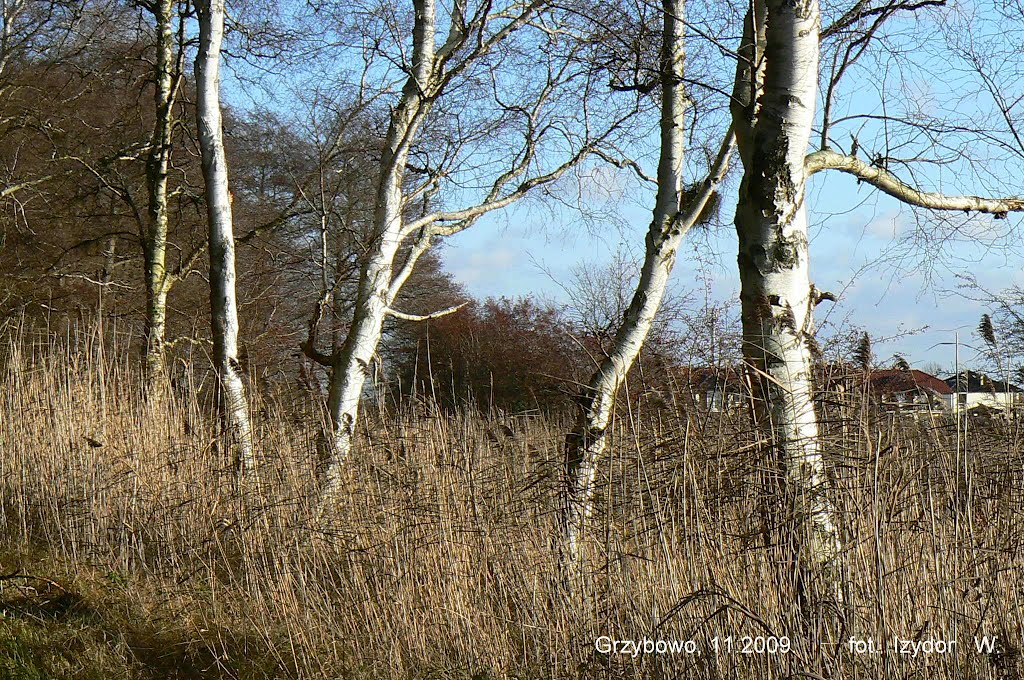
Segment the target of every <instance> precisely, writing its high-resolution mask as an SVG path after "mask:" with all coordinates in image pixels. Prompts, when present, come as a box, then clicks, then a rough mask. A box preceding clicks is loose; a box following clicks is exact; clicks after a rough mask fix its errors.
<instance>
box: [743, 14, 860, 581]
mask: <svg viewBox="0 0 1024 680" xmlns="http://www.w3.org/2000/svg"><path fill="white" fill-rule="evenodd" d="M765 7H766V15H767V21H766V23H765V32H764V38H765V40H764V44H763V47H764V64H765V69H764V80H763V85H762V87H761V88H760V89H761V92H760V97H759V98H751V99H749V100H748V101H747V102H746V106H745V107H737V108H734V113H737V112H739V113H740V114H741V115H740V116H739V117H738V120H737V124H738V125H739V124H741V123H744V122H746V123H749V122H750V121H754V123H753V127H752V128H751V127H749V126H748V128H747V130H748V134H743V135H738V136H739V139H740V142H741V145H740V150H741V155H742V157H743V160H744V176H743V181H742V184H741V186H740V198H739V205H738V207H737V211H736V230H737V234H738V236H739V257H738V263H739V270H740V280H741V302H742V319H743V355H744V358H745V360H746V362H747V364H748V366H749V368H750V376H751V382H752V384H753V386H754V389H755V402H756V404H757V417H758V419H759V421H760V425H761V427H762V428H763V430H764V431H765V433H766V435H767V437H768V439H769V441H770V452H771V453H770V455H771V456H772V462H773V466H772V467H773V469H774V471H775V475H774V479H775V482H776V488H775V491H776V493H778V494H779V495H780V496H781V498H780V500H782V504H781V507H780V506H779V505H778V504H776V506H777V511H778V513H779V514H778V515H777V516H776V517H775V518H774V519H775V522H776V523H778V524H783V523H785V524H786V525H788V528H787V529H786V531H785V534H784V537H783V538H784V540H785V541H786V542H787V543H789V544H790V545H791V547H792V549H793V550H794V566H795V569H796V573H798V574H799V576H798V577H797V578H798V579H799V582H798V584H797V585H798V587H802V585H801V584H802V578H803V576H802V575H803V574H804V573H805V571H806V569H807V568H808V567H815V568H822V567H825V566H826V565H829V564H831V563H833V561H834V560H835V558H836V557H837V555H838V553H839V550H840V539H839V531H838V527H837V520H836V513H835V508H834V506H833V504H832V502H831V500H830V498H829V488H828V483H827V475H826V467H825V461H824V459H823V456H822V451H821V442H820V439H819V430H818V419H817V414H816V413H815V409H814V402H813V385H812V383H813V374H812V368H813V357H812V352H811V345H812V342H813V334H814V328H813V319H812V313H813V309H814V306H815V303H816V299H815V294H814V290H813V286H812V285H811V281H810V277H809V256H808V230H807V210H806V206H805V203H804V190H805V183H806V182H805V180H806V176H805V172H804V157H805V155H806V153H807V147H808V143H809V138H810V134H811V125H812V122H813V118H814V105H815V97H816V94H817V84H818V21H819V14H818V4H817V2H816V0H800V1H799V2H797V3H795V4H794V3H789V2H785V1H783V0H768V2H767V3H766V5H765ZM752 35H756V33H753V32H752V31H751V30H750V27H749V24H748V31H747V36H746V40H748V41H749V40H750V37H751V36H752ZM751 44H752V43H749V42H748V46H749V45H751ZM737 85H738V87H745V86H743V85H741V83H739V82H738V84H737ZM756 89H757V88H756V87H755V91H756ZM755 101H756V102H758V103H759V107H758V108H756V109H753V108H752V107H753V106H755Z"/></svg>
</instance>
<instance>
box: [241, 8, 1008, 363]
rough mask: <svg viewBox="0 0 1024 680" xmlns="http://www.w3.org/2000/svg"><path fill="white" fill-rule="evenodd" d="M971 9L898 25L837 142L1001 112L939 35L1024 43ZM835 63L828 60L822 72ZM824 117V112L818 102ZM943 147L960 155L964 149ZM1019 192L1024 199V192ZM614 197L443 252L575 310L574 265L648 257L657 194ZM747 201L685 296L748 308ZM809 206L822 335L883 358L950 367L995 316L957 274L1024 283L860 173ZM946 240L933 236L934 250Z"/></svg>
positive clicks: (474, 277) (685, 272)
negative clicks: (865, 336) (739, 221)
mask: <svg viewBox="0 0 1024 680" xmlns="http://www.w3.org/2000/svg"><path fill="white" fill-rule="evenodd" d="M972 2H973V0H962V1H961V2H958V3H956V4H955V6H954V5H948V6H947V8H946V9H944V10H941V11H942V12H945V13H944V14H938V13H928V14H918V15H915V16H914V17H912V18H908V19H906V20H905V21H900V22H891V23H890V24H887V27H889V28H890V29H891V33H890V34H889V35H888V37H887V40H888V41H889V43H890V44H891V45H893V46H895V47H901V48H903V50H904V56H905V57H906V55H913V57H912V59H910V61H902V62H899V63H897V64H896V65H893V63H894V62H893V63H890V62H887V61H885V59H884V55H883V56H882V57H879V58H877V59H876V58H875V56H870V57H869V58H867V59H866V60H865V61H864V62H863V63H861V64H859V65H858V66H857V67H855V68H854V69H851V71H850V72H849V74H848V76H847V78H846V82H847V86H848V87H847V89H848V90H849V91H848V92H847V93H846V94H845V95H844V96H841V97H839V98H838V99H837V100H836V102H835V105H834V107H833V111H832V114H833V121H839V122H838V124H836V125H834V126H833V129H832V130H833V131H832V139H833V140H839V141H838V143H839V144H845V143H848V140H849V139H850V135H853V134H856V135H858V137H859V139H860V140H861V148H862V149H863V150H864V151H862V157H863V154H864V153H868V152H870V151H871V150H875V151H878V150H880V149H883V148H885V149H886V150H887V149H888V142H882V141H879V140H882V139H883V137H885V136H886V135H889V134H890V133H891V134H893V136H892V137H891V139H892V140H893V141H894V142H895V143H896V145H897V151H896V152H895V153H896V154H897V155H899V153H900V151H903V152H904V153H903V155H905V156H911V157H912V156H913V155H914V153H915V152H917V151H919V150H920V147H915V146H913V144H916V143H917V141H915V140H916V139H917V138H916V137H915V135H918V136H919V132H914V131H913V130H912V131H911V132H909V133H907V134H904V132H905V131H899V130H897V131H895V132H894V133H893V132H892V131H890V130H889V129H888V128H886V129H885V131H884V134H883V132H882V129H881V127H880V125H878V124H874V123H872V122H870V121H869V120H867V119H864V118H861V117H859V116H861V114H867V115H869V116H878V115H879V114H885V115H895V116H899V115H905V116H907V117H908V118H912V119H916V120H920V119H921V116H924V119H925V120H927V119H928V117H930V116H934V117H935V118H936V119H940V120H945V119H946V118H947V117H949V118H950V119H951V120H953V119H955V120H960V121H969V122H971V123H973V122H974V121H975V120H981V119H982V118H983V117H984V116H985V115H989V114H986V113H985V111H983V109H984V108H985V107H987V106H989V104H988V103H986V98H985V96H984V93H983V92H982V93H981V96H978V90H977V89H976V83H975V84H973V85H972V82H973V81H972V78H975V77H976V76H975V74H972V73H971V72H970V70H969V69H964V67H963V64H959V63H956V62H955V61H954V60H952V59H949V58H948V55H949V52H948V50H949V47H948V46H947V45H946V43H945V42H944V41H943V40H942V39H941V35H943V31H944V29H946V28H948V27H949V26H953V27H954V29H955V27H956V26H957V25H958V24H957V22H961V23H960V24H959V25H960V26H961V28H960V29H959V30H954V31H953V33H952V34H953V35H961V36H967V37H966V40H967V42H971V41H974V43H972V44H975V43H976V44H977V46H979V47H980V48H981V51H982V53H984V54H989V53H991V55H992V56H993V58H999V59H1001V58H1003V57H1006V58H1007V59H1010V58H1011V57H1013V56H1014V55H1016V54H1018V53H1019V51H1015V48H1014V47H1013V46H1012V45H1011V43H1012V42H1013V39H1011V37H1009V33H1007V31H1008V30H1009V29H1008V28H1007V27H1006V26H1004V23H1005V22H1000V21H999V19H998V17H994V16H989V15H988V14H986V13H985V12H984V11H982V10H979V9H977V8H975V7H974V5H973V4H972ZM978 12H981V14H980V15H979V14H978ZM944 22H950V23H948V24H947V23H944ZM964 26H966V27H967V28H963V27H964ZM946 34H947V35H949V34H950V33H949V32H948V31H947V32H946ZM986 50H988V51H986ZM712 51H713V50H712ZM918 55H920V56H918ZM1007 55H1009V56H1007ZM712 58H714V57H712ZM342 61H344V60H342ZM1001 63H1003V62H1001ZM1005 63H1009V62H1005ZM1013 63H1016V62H1013ZM827 65H828V55H827V54H825V55H824V56H823V60H822V68H825V67H826V66H827ZM727 66H728V67H727V68H725V69H724V71H723V73H725V74H726V76H728V75H729V73H731V69H732V67H731V65H727ZM1007 78H1008V80H1007V81H1006V82H1005V83H1003V86H1004V87H1005V88H1007V92H1008V95H1007V96H1008V97H1009V98H1010V99H1014V98H1015V96H1016V94H1018V91H1019V90H1020V85H1019V84H1018V83H1020V82H1024V79H1022V78H1017V77H1016V75H1015V74H1014V73H1013V72H1012V70H1011V71H1010V72H1008V76H1007ZM726 81H728V78H726ZM727 86H728V85H727V84H726V87H727ZM972 87H974V88H975V90H973V91H972V90H971V88H972ZM226 88H227V93H228V98H229V100H230V99H233V98H232V97H231V95H235V98H237V101H238V104H240V105H241V106H242V107H243V108H244V107H245V105H246V104H247V103H248V102H249V101H252V99H251V98H253V97H255V98H256V99H259V96H258V95H259V94H260V93H258V92H256V91H254V90H253V89H252V88H251V87H249V86H247V85H245V84H240V83H232V82H231V75H229V76H228V83H227V85H226ZM243 93H245V94H244V95H243ZM278 94H280V93H278ZM270 99H271V100H273V99H274V97H273V96H271V97H270ZM285 99H287V98H285ZM818 108H819V117H820V109H821V106H820V102H819V107H818ZM843 117H847V120H846V121H845V122H844V121H842V120H840V119H841V118H843ZM978 124H979V125H981V123H980V122H979V123H978ZM997 124H998V121H997ZM901 135H903V136H901ZM908 140H909V141H908ZM954 141H956V140H954ZM872 142H874V144H875V146H874V147H872ZM815 143H817V142H816V141H813V142H812V144H815ZM900 144H903V147H900V146H899V145H900ZM938 148H939V151H940V152H943V151H946V152H948V151H949V149H950V148H956V147H955V146H954V147H943V146H941V145H940V146H939V147H938ZM964 148H965V149H968V150H969V151H971V152H972V153H975V154H976V158H982V159H986V158H991V157H990V156H986V150H985V149H974V148H969V147H964ZM648 151H649V150H648ZM926 151H927V149H926ZM925 155H926V156H927V153H926V154H925ZM947 160H948V159H947ZM1002 161H1005V158H1004V159H1002ZM1019 161H1020V159H1012V160H1011V161H1009V162H1001V161H1000V159H998V158H997V159H995V160H994V161H993V162H991V163H988V164H986V163H985V162H981V163H977V162H975V163H974V164H973V165H972V164H970V163H969V162H968V161H965V160H964V159H963V158H962V157H959V156H956V155H955V154H954V156H953V160H952V161H951V162H949V164H947V165H937V166H932V165H929V164H927V163H925V164H920V165H919V168H920V169H915V172H917V173H919V174H918V176H917V179H918V180H920V181H922V182H923V183H924V184H926V185H930V186H925V187H923V188H927V189H934V188H936V187H938V188H946V187H953V186H955V187H956V188H955V189H952V188H948V189H947V190H948V191H950V192H951V193H958V192H964V191H968V192H971V193H978V194H982V195H984V194H986V193H989V192H990V191H999V189H991V188H990V187H998V186H1002V187H1003V188H1002V190H1003V191H1005V187H1006V186H1007V185H1009V186H1010V187H1011V190H1013V189H1016V187H1017V186H1021V185H1019V184H1018V185H1014V184H1013V183H1010V182H1007V181H1005V180H1006V178H1007V177H1012V176H1013V175H1014V174H1020V173H1021V172H1022V170H1021V167H1020V165H1019V164H1018V163H1019ZM613 184H614V182H613ZM1016 193H1024V187H1022V188H1020V189H1019V190H1017V191H1016ZM612 194H613V196H612V201H611V203H612V204H613V205H612V207H613V208H614V210H613V211H612V212H613V213H614V215H612V216H610V217H612V218H613V219H610V220H609V221H608V222H606V223H601V222H597V223H592V224H590V225H589V226H584V225H582V224H581V223H580V221H579V220H578V218H576V217H574V216H573V215H570V214H568V213H567V212H566V211H565V210H563V209H560V208H552V207H550V206H549V207H537V206H536V205H534V206H533V207H531V208H526V207H517V208H512V209H510V210H506V211H504V212H502V213H500V214H494V215H489V216H487V217H485V218H484V219H482V220H481V221H480V222H479V223H478V224H477V225H476V226H474V227H473V228H472V229H470V230H468V231H466V232H464V233H462V234H459V235H457V236H455V237H453V238H451V239H449V240H448V241H447V242H446V244H445V245H444V246H443V248H442V256H443V259H444V261H445V263H446V266H447V268H448V269H449V270H450V271H451V272H452V273H453V274H454V275H455V277H456V278H457V279H458V280H459V281H461V282H462V283H463V284H464V285H465V286H466V287H467V289H468V290H469V292H470V293H472V294H473V295H475V296H478V297H488V296H499V295H506V296H523V295H537V296H541V297H544V298H546V299H549V300H552V301H555V302H564V301H565V299H566V295H565V292H564V290H563V287H564V286H567V285H570V280H571V269H572V268H573V267H576V266H581V265H582V266H601V265H603V264H605V263H607V262H609V261H610V260H611V258H612V256H613V254H614V253H615V252H616V251H617V250H620V249H622V248H625V249H627V250H630V251H632V252H633V253H635V254H636V256H638V257H639V256H640V255H641V254H642V253H641V251H642V247H643V237H644V232H645V231H646V229H647V226H648V222H649V219H650V212H649V211H650V206H651V205H652V204H653V197H652V196H651V194H650V193H649V192H647V193H645V192H643V191H639V190H636V191H627V192H626V193H622V194H618V195H615V192H614V191H612ZM735 196H736V189H735V182H733V184H732V186H731V188H727V189H726V191H725V197H724V204H723V210H724V211H725V213H724V215H723V218H724V223H725V225H726V226H725V227H723V228H722V229H721V230H719V231H717V232H714V233H710V234H708V233H706V232H705V233H701V234H699V235H698V237H697V238H690V239H689V241H688V242H687V243H684V244H683V246H682V248H681V252H680V256H679V258H678V260H677V264H676V270H675V273H674V280H675V282H676V285H677V287H678V289H680V290H682V291H685V290H687V289H693V288H695V287H702V286H703V284H702V283H701V281H702V280H704V281H709V282H710V287H711V291H712V295H713V297H714V298H715V299H717V300H719V301H732V302H734V303H736V304H738V300H737V296H738V292H739V281H738V275H737V273H736V267H735V234H734V232H733V230H732V227H731V222H732V216H731V213H732V206H733V205H734V203H735ZM807 198H808V206H809V208H810V211H811V269H812V279H813V280H814V282H815V283H816V285H817V287H818V288H819V289H823V290H829V291H832V292H834V293H836V294H837V295H839V300H838V302H837V304H835V305H830V304H828V303H825V304H823V305H821V306H820V307H819V308H818V322H819V326H820V327H821V332H822V334H823V335H825V336H828V335H829V334H830V333H834V332H836V329H837V328H838V329H844V328H845V329H848V328H850V327H856V328H861V329H865V330H867V331H868V332H869V333H870V334H871V335H872V337H873V338H874V339H875V346H874V351H875V355H876V358H877V360H878V361H879V362H886V361H888V360H890V358H891V357H892V355H893V354H894V353H900V354H902V355H904V356H906V357H907V358H908V359H909V360H911V362H912V363H914V364H915V365H917V366H918V367H929V366H931V365H934V364H940V365H942V366H944V367H951V366H952V364H953V355H954V349H953V347H952V346H951V345H949V344H941V343H952V342H953V340H954V337H955V334H956V333H957V332H959V334H960V339H961V342H963V343H965V344H968V345H969V344H977V342H978V340H977V337H976V336H975V334H974V329H975V328H976V327H977V325H978V321H979V318H980V316H981V314H982V313H984V312H988V311H991V310H990V309H988V308H986V306H985V305H983V304H980V303H978V302H974V301H972V300H970V299H968V297H965V295H964V292H965V291H963V290H959V289H958V287H959V286H961V284H962V280H961V279H959V278H958V277H957V274H958V273H970V274H971V275H973V276H975V277H976V278H977V279H978V281H979V283H981V284H982V285H983V286H984V287H986V288H988V289H989V290H992V291H1000V290H1002V289H1004V288H1007V287H1009V286H1012V285H1024V275H1022V274H1021V270H1022V269H1024V257H1022V251H1021V249H1020V248H1015V247H1014V246H1015V245H1016V243H1017V242H1018V241H1019V238H1018V239H1016V240H1007V239H1003V240H1002V241H1001V242H1000V240H999V239H995V238H994V239H993V242H994V244H995V245H997V246H998V247H993V244H988V245H985V244H978V243H972V242H971V239H969V238H968V239H960V240H959V241H957V242H952V243H950V244H948V245H947V247H944V248H939V249H938V250H939V251H940V252H937V253H934V252H931V251H930V250H921V249H920V248H919V246H920V243H915V242H914V240H913V239H912V238H911V237H912V236H913V235H914V234H915V233H916V232H915V230H918V229H923V230H926V231H930V232H931V233H932V234H933V235H934V234H937V233H939V232H940V231H942V229H943V227H940V226H936V225H934V224H929V223H921V222H920V216H921V214H922V213H920V212H919V213H914V212H913V211H911V210H909V209H907V208H905V207H902V206H900V205H899V204H898V203H897V202H896V201H895V200H893V199H891V198H888V197H886V196H884V195H882V194H880V193H879V192H878V191H876V190H874V189H872V188H870V187H868V186H867V185H859V184H858V183H857V182H856V181H855V180H854V179H852V178H850V177H847V176H843V175H839V174H837V173H820V174H819V175H817V176H815V177H814V178H812V180H811V182H810V185H809V188H808V194H807ZM616 202H617V204H616ZM1018 223H1019V219H1015V218H1014V217H1013V216H1011V218H1010V219H1009V220H1006V221H1000V222H998V223H997V222H993V220H992V218H990V217H986V216H982V217H979V218H977V219H976V220H975V221H974V222H972V223H970V224H969V225H968V226H969V227H970V228H971V229H973V235H974V236H981V237H983V240H984V237H989V236H994V231H993V230H995V229H1005V228H1006V227H1007V226H1008V225H1017V224H1018ZM960 226H962V225H960ZM935 242H936V239H934V238H933V239H932V240H931V243H932V244H934V243H935ZM698 243H699V246H697V244H698ZM695 247H696V250H695ZM1008 249H1009V250H1008ZM695 252H697V253H699V254H700V256H701V257H702V258H703V260H704V262H703V263H702V264H698V263H696V262H695V259H694V257H693V254H694V253H695ZM709 260H710V262H711V264H710V265H708V264H707V262H708V261H709ZM922 265H924V266H922ZM974 357H975V352H974V351H973V350H971V349H970V348H964V349H963V351H962V352H961V358H962V360H964V361H966V362H968V363H970V362H972V361H973V360H974Z"/></svg>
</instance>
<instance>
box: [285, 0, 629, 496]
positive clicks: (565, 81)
mask: <svg viewBox="0 0 1024 680" xmlns="http://www.w3.org/2000/svg"><path fill="white" fill-rule="evenodd" d="M445 15H446V16H445ZM382 21H383V22H384V23H385V24H386V26H387V29H386V31H387V33H388V34H394V32H395V30H401V29H400V24H401V19H400V18H392V17H390V16H388V17H385V18H384V19H383V20H382ZM558 21H559V16H558V13H557V12H556V11H554V10H553V9H552V8H551V6H549V5H548V3H546V2H544V1H543V0H535V1H533V2H529V3H518V2H512V3H509V4H507V5H504V6H498V5H496V4H494V3H491V2H482V3H480V4H479V5H476V6H471V5H470V3H469V2H467V1H466V0H456V1H455V2H454V3H453V4H452V6H451V7H449V8H448V11H447V12H445V13H444V14H442V15H441V18H440V19H439V15H438V8H437V5H436V3H435V0H414V2H413V16H412V17H411V23H412V30H411V36H410V39H409V40H408V44H406V43H405V42H404V41H402V43H401V44H397V45H395V48H394V49H395V51H394V52H392V53H388V54H386V55H385V58H386V59H387V60H388V61H390V62H391V63H397V64H400V70H401V83H400V90H399V91H398V92H397V93H396V95H395V97H394V101H393V103H392V104H391V105H390V107H389V112H388V115H387V121H386V125H387V130H386V132H385V134H384V136H383V140H382V145H381V150H380V157H379V162H378V171H377V172H378V177H377V187H376V201H375V207H374V212H373V219H372V225H371V229H370V238H369V240H368V242H367V243H366V244H364V254H363V255H362V262H361V265H360V273H359V281H358V287H357V294H356V300H355V309H354V311H353V313H352V317H351V323H350V325H349V330H348V333H347V335H346V336H345V338H344V340H343V341H342V342H341V344H340V345H339V346H336V347H335V348H334V349H333V351H331V352H330V353H325V352H321V351H319V350H317V349H316V347H315V343H314V342H312V338H313V337H314V336H313V334H312V333H311V336H310V337H311V340H310V341H309V342H307V343H306V345H305V348H304V349H305V351H306V353H307V355H308V356H310V357H312V358H314V360H316V361H318V362H319V363H321V364H323V365H325V366H327V367H328V368H329V370H330V391H329V397H328V411H329V413H330V418H331V433H330V436H329V441H328V442H327V444H328V445H327V446H326V447H325V448H326V450H325V453H326V457H327V465H326V471H325V480H324V492H325V498H330V497H332V496H333V495H334V494H335V493H336V491H337V489H338V487H339V483H340V480H341V471H342V469H343V465H344V462H345V459H346V458H347V456H348V455H349V452H350V450H351V448H352V443H353V437H354V435H355V430H356V425H357V423H358V417H359V407H360V400H361V398H362V396H363V391H364V387H365V383H366V377H367V373H368V371H369V370H370V366H371V363H372V362H373V361H374V356H375V353H376V352H377V349H378V346H379V345H380V341H381V335H382V329H383V325H384V321H385V319H387V318H388V317H392V318H396V319H400V320H406V321H416V320H423V319H427V318H434V317H436V316H437V315H438V314H439V313H442V312H444V311H445V310H439V312H437V313H433V314H424V315H413V314H408V313H406V312H403V311H402V310H400V309H396V308H395V304H394V303H395V300H396V298H397V297H398V294H399V293H400V291H401V289H402V286H403V285H404V284H405V283H406V281H407V280H408V279H409V276H410V274H411V273H412V271H413V269H414V268H415V267H416V264H417V262H418V260H419V259H420V257H421V256H422V255H423V254H424V253H425V252H427V251H428V250H429V249H430V248H431V247H432V245H433V244H434V243H435V241H437V240H439V239H442V238H444V237H447V236H451V235H453V234H456V233H458V232H460V231H463V230H465V229H467V228H469V227H470V226H472V225H474V224H475V223H476V222H477V221H478V220H479V218H480V217H481V216H483V215H484V214H486V213H489V212H492V211H495V210H498V209H501V208H505V207H507V206H510V205H512V204H513V203H515V202H517V201H519V200H520V199H522V198H523V197H525V196H527V195H528V194H529V193H530V192H531V191H533V190H535V189H537V188H539V187H543V186H548V185H551V184H552V183H553V182H555V181H556V180H558V179H559V178H561V177H562V176H564V175H565V174H566V173H567V172H569V170H570V169H572V168H573V167H574V166H576V165H577V164H579V163H580V162H582V161H583V160H584V159H585V158H586V157H587V156H588V155H589V154H590V153H591V151H592V150H593V149H594V148H596V146H597V145H598V144H599V143H600V141H601V140H602V139H604V138H607V137H608V136H610V135H613V134H614V133H615V131H616V130H617V129H618V127H619V120H617V119H616V118H615V116H614V115H609V113H608V101H606V100H602V93H601V91H600V89H599V87H598V85H597V83H596V82H595V80H594V78H593V74H592V73H591V70H590V69H589V67H588V65H586V64H580V63H577V62H576V61H574V60H573V59H572V58H571V57H572V54H571V53H572V45H571V41H570V40H569V38H568V37H567V33H566V32H564V31H562V30H560V29H559V26H558ZM402 35H404V34H402ZM375 44H376V45H377V48H376V49H378V50H379V49H381V47H380V46H381V41H377V42H376V43H375ZM566 54H568V57H567V56H566ZM367 73H368V74H371V75H372V74H373V73H374V71H373V69H368V70H367ZM525 74H529V75H528V76H526V75H525ZM481 84H482V87H481ZM570 101H571V102H572V104H571V106H570V104H569V102H570ZM572 109H575V110H572ZM556 111H557V112H561V116H558V115H556V114H555V113H553V112H556ZM629 114H630V112H629V111H626V113H624V114H623V115H624V116H628V115H629ZM439 139H446V141H444V142H442V143H441V144H440V146H439V147H438V146H437V140H439ZM496 141H497V142H498V143H497V144H496V143H495V142H496ZM431 144H434V145H435V146H434V147H431ZM431 148H434V151H431ZM555 156H557V157H558V159H557V160H552V158H554V157H555ZM412 158H416V161H415V162H414V161H412V160H411V159H412ZM467 185H469V186H477V187H482V190H481V191H479V192H476V195H475V198H473V199H472V200H466V199H465V197H466V196H467V195H472V194H471V193H470V192H467V191H466V190H465V188H466V186H467ZM460 187H461V189H460ZM445 188H447V189H448V190H449V192H450V193H449V194H447V196H446V194H444V193H443V191H442V190H443V189H445ZM438 197H440V198H438ZM445 197H447V200H448V201H457V200H459V199H460V198H461V199H462V200H463V201H464V202H463V206H464V207H454V208H445V207H438V206H439V205H443V202H442V199H444V198H445ZM413 210H416V212H417V213H418V214H415V213H413Z"/></svg>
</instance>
